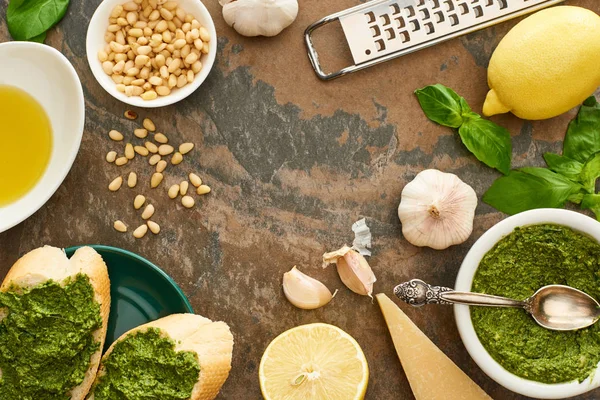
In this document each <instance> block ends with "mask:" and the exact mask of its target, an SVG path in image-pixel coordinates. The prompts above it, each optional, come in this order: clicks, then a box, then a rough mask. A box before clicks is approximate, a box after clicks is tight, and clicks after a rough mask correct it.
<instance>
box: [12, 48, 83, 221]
mask: <svg viewBox="0 0 600 400" xmlns="http://www.w3.org/2000/svg"><path fill="white" fill-rule="evenodd" d="M7 47H22V48H28V47H29V48H31V49H35V51H45V52H47V53H48V54H51V55H52V56H54V57H57V59H58V60H59V61H60V62H61V63H62V64H63V65H64V66H65V67H66V70H67V71H68V74H69V75H71V77H72V78H73V80H74V82H75V83H76V85H75V87H76V91H77V99H73V101H77V102H78V103H79V105H80V107H81V120H80V121H79V126H78V129H77V133H76V136H75V141H74V145H73V148H72V149H71V151H70V154H69V157H68V159H67V160H66V161H65V162H64V164H63V165H62V170H60V172H59V173H58V175H59V176H60V179H57V180H56V181H55V182H54V183H51V184H49V188H50V189H49V190H48V191H46V192H45V194H44V195H43V196H40V197H39V198H38V200H37V201H36V202H35V206H33V207H31V208H30V209H28V210H27V211H25V212H24V213H23V214H22V215H20V216H18V217H16V218H15V219H13V220H10V221H9V222H8V223H7V224H6V225H2V224H1V223H0V233H2V232H5V231H7V230H9V229H10V228H12V227H14V226H16V225H18V224H20V223H21V222H23V221H25V220H26V219H27V218H29V217H31V216H32V215H33V214H34V213H35V212H36V211H38V210H39V209H40V208H42V206H43V205H44V204H46V202H47V201H48V200H49V199H50V197H52V195H54V193H56V191H57V190H58V188H59V187H60V185H62V183H63V181H64V180H65V178H66V177H67V175H68V174H69V172H70V171H71V168H72V167H73V163H74V162H75V158H76V157H77V154H78V153H79V147H80V146H81V139H82V138H83V130H84V127H85V100H84V97H83V87H82V86H81V80H80V79H79V75H77V71H75V67H73V64H71V62H70V61H69V60H68V59H67V57H65V56H64V55H63V54H62V53H61V52H60V51H58V50H56V49H55V48H54V47H51V46H48V45H45V44H41V43H34V42H5V43H0V49H1V48H7ZM46 168H48V167H46ZM42 183H44V184H48V182H45V181H44V177H42V178H41V179H40V180H39V181H38V182H37V183H36V184H35V186H34V187H33V188H32V189H30V190H29V192H31V191H32V190H34V188H35V187H36V186H38V185H40V184H42ZM29 192H28V193H29ZM17 201H19V200H17ZM11 204H12V203H11ZM11 204H9V205H8V206H10V205H11Z"/></svg>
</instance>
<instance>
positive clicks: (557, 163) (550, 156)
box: [544, 153, 583, 181]
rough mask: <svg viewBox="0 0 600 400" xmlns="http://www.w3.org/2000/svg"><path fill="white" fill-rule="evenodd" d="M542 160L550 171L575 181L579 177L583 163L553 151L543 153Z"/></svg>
mask: <svg viewBox="0 0 600 400" xmlns="http://www.w3.org/2000/svg"><path fill="white" fill-rule="evenodd" d="M544 160H546V164H548V168H550V169H551V170H552V171H554V172H556V173H558V174H561V175H563V176H566V177H567V178H569V179H572V180H575V181H576V180H578V179H579V175H581V170H582V169H583V164H582V163H580V162H579V161H577V160H573V159H571V158H569V157H566V156H561V155H558V154H554V153H546V154H544Z"/></svg>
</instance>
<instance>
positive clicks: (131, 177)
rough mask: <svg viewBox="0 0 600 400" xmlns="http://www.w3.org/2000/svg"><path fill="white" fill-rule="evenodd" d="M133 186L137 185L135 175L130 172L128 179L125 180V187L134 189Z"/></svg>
mask: <svg viewBox="0 0 600 400" xmlns="http://www.w3.org/2000/svg"><path fill="white" fill-rule="evenodd" d="M135 185H137V174H136V173H135V172H130V173H129V177H128V178H127V186H129V187H130V188H134V187H135Z"/></svg>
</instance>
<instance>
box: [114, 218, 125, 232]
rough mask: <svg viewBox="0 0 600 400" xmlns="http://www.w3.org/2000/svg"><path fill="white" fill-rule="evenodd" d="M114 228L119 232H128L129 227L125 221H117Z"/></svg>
mask: <svg viewBox="0 0 600 400" xmlns="http://www.w3.org/2000/svg"><path fill="white" fill-rule="evenodd" d="M113 227H114V228H115V230H116V231H118V232H127V226H126V225H125V224H124V223H123V221H120V220H116V221H115V223H114V224H113Z"/></svg>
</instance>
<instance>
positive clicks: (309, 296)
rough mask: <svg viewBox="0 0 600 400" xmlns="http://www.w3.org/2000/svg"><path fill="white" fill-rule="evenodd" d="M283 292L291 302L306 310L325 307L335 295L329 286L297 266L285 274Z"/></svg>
mask: <svg viewBox="0 0 600 400" xmlns="http://www.w3.org/2000/svg"><path fill="white" fill-rule="evenodd" d="M283 293H284V294H285V297H286V298H287V299H288V300H289V302H290V303H292V304H293V305H295V306H296V307H298V308H302V309H304V310H314V309H315V308H319V307H323V306H324V305H325V304H327V303H329V302H330V301H331V299H333V296H335V294H331V292H330V291H329V289H327V286H325V285H324V284H322V283H321V282H320V281H318V280H316V279H314V278H311V277H310V276H308V275H306V274H304V273H302V272H300V270H298V268H296V267H294V268H292V269H291V270H290V271H289V272H286V273H285V274H283Z"/></svg>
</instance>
